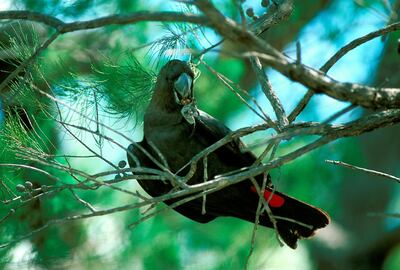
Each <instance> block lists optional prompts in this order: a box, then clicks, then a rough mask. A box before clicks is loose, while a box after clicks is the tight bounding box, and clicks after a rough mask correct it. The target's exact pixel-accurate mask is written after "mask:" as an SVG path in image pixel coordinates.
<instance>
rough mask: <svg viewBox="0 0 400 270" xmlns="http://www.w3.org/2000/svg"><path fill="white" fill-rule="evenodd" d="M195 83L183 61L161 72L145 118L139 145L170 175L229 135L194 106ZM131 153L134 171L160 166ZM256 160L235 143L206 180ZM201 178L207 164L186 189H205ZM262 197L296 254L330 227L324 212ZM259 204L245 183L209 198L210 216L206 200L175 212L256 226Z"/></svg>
mask: <svg viewBox="0 0 400 270" xmlns="http://www.w3.org/2000/svg"><path fill="white" fill-rule="evenodd" d="M193 77H194V74H193V71H192V70H191V68H190V67H189V65H188V64H187V63H186V62H182V61H179V60H171V61H169V62H168V63H167V64H166V65H165V66H164V67H163V68H162V69H161V71H160V73H159V75H158V77H157V83H156V85H155V87H154V93H153V96H152V99H151V101H150V104H149V106H148V108H147V110H146V113H145V117H144V138H143V140H142V141H141V142H140V143H139V145H140V146H141V147H143V148H144V149H145V150H146V151H147V152H148V153H149V154H150V155H151V156H152V157H154V158H155V159H156V160H157V161H158V162H159V163H161V164H163V163H167V164H166V165H167V166H168V168H169V169H170V171H171V172H172V173H176V172H178V175H179V176H185V175H186V174H187V172H188V169H189V167H188V166H186V167H185V165H186V164H187V163H188V162H190V160H191V159H192V158H193V156H195V155H196V154H198V153H199V152H200V151H202V150H204V149H205V148H206V147H208V146H210V145H212V144H214V143H215V142H217V141H218V140H220V139H222V138H223V137H225V136H226V135H227V134H229V133H230V132H231V131H230V130H229V129H228V128H227V127H226V126H225V125H224V124H222V123H221V122H219V121H218V120H216V119H215V118H213V117H211V116H210V115H208V114H206V113H204V112H202V111H200V110H197V108H196V107H195V106H194V103H195V102H194V96H193ZM155 149H157V150H155ZM128 152H130V153H128V161H129V165H130V166H131V167H132V168H134V167H148V168H155V169H159V167H158V165H156V164H155V163H154V162H153V161H152V160H151V159H150V158H149V157H148V156H147V155H145V154H144V153H143V151H142V150H141V149H139V147H137V146H135V145H134V144H131V145H130V146H129V148H128ZM255 160H256V157H255V156H254V155H253V154H252V153H250V152H245V151H243V143H242V142H241V141H240V140H239V139H235V140H233V141H231V142H230V143H228V144H225V145H224V146H222V147H220V148H219V149H217V150H216V151H215V152H213V153H211V154H210V155H208V157H207V164H208V165H207V174H208V179H213V177H214V176H216V175H221V174H225V173H229V172H232V171H237V170H238V169H241V168H244V167H249V166H251V165H252V164H253V163H254V162H255ZM138 163H139V164H138ZM182 168H184V169H182ZM203 173H204V170H203V163H202V162H198V164H197V170H196V172H195V173H194V175H193V177H191V178H190V179H189V181H188V182H187V184H189V185H190V184H195V183H202V182H203V181H204V175H203ZM264 177H269V175H267V174H261V175H258V176H256V177H255V179H256V181H257V183H258V184H259V185H260V186H261V185H262V183H263V180H264ZM138 182H139V184H140V185H141V186H142V188H143V189H144V190H145V191H146V192H147V193H149V195H151V196H153V197H156V196H160V195H164V194H166V193H168V192H170V191H171V190H172V189H173V188H174V185H172V184H171V183H170V182H169V181H164V182H163V181H154V180H138ZM175 186H176V185H175ZM271 194H272V195H271ZM264 197H265V198H266V199H270V202H269V206H270V209H271V211H272V213H273V215H274V216H275V220H276V221H277V223H276V227H277V229H278V233H279V235H280V236H281V238H282V239H283V240H284V242H285V243H286V244H287V245H288V246H290V247H292V248H295V247H296V245H297V240H298V239H299V238H305V237H309V236H311V235H313V234H314V232H315V230H317V229H319V228H322V227H325V226H326V225H327V224H328V223H329V217H328V216H327V214H325V213H324V212H323V211H321V210H320V209H318V208H315V207H313V206H311V205H308V204H306V203H304V202H301V201H299V200H296V199H294V198H291V197H289V196H287V195H285V194H282V193H280V192H278V191H272V189H271V186H266V187H265V193H264ZM180 199H182V198H176V199H170V200H167V201H165V203H167V204H168V205H170V204H172V203H174V202H176V201H179V200H180ZM258 201H259V196H258V194H257V192H256V191H255V189H254V185H253V183H252V182H251V181H250V180H244V181H242V182H239V183H236V184H233V185H230V186H227V187H225V188H223V189H221V190H218V191H216V192H214V193H211V194H208V195H207V198H206V205H205V210H206V212H205V213H203V214H202V205H203V199H202V198H198V199H195V200H192V201H189V202H187V203H185V204H182V205H180V206H177V207H175V208H174V210H175V211H177V212H179V213H180V214H182V215H184V216H186V217H188V218H190V219H192V220H195V221H197V222H202V223H206V222H209V221H211V220H213V219H215V218H216V217H219V216H232V217H237V218H240V219H243V220H247V221H250V222H254V221H255V218H256V210H257V206H258ZM260 224H261V225H263V226H266V227H270V228H273V227H274V226H273V224H272V222H271V220H270V218H269V215H268V214H267V213H263V214H262V215H261V216H260ZM301 224H307V225H308V226H304V225H301Z"/></svg>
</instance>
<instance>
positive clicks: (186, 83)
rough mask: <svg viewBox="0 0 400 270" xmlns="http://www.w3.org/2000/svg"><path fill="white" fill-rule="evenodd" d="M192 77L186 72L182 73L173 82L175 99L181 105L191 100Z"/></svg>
mask: <svg viewBox="0 0 400 270" xmlns="http://www.w3.org/2000/svg"><path fill="white" fill-rule="evenodd" d="M192 83H193V79H192V77H190V76H189V75H188V74H186V73H182V74H181V75H180V76H179V78H178V79H177V80H176V81H175V83H174V89H175V92H176V96H177V99H178V100H177V101H178V102H179V103H180V104H182V105H187V104H189V103H191V102H192V99H193V91H192Z"/></svg>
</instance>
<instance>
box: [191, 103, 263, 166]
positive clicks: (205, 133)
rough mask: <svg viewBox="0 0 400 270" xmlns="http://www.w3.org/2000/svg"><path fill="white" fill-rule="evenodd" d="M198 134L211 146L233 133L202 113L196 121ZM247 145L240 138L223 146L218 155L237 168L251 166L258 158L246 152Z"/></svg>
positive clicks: (200, 112)
mask: <svg viewBox="0 0 400 270" xmlns="http://www.w3.org/2000/svg"><path fill="white" fill-rule="evenodd" d="M196 120H197V121H196V127H195V128H196V133H197V135H198V136H199V139H200V140H204V141H205V142H204V143H205V145H207V146H209V145H212V144H214V143H215V142H217V141H219V140H220V139H222V138H224V137H225V136H227V135H229V134H230V133H231V132H232V131H231V130H230V129H229V128H228V127H227V126H225V125H224V124H223V123H222V122H220V121H218V120H217V119H215V118H214V117H212V116H211V115H209V114H207V113H205V112H203V111H200V110H199V115H198V116H197V119H196ZM244 149H245V145H244V144H243V142H242V141H241V140H240V139H239V138H235V139H233V140H231V141H230V142H229V143H227V144H225V145H223V146H221V147H220V148H219V149H218V151H217V154H218V155H220V156H221V160H229V161H231V162H234V163H235V164H232V165H233V166H236V167H246V166H251V165H252V164H253V163H254V161H255V160H256V157H255V156H254V154H253V153H251V152H249V151H245V150H244Z"/></svg>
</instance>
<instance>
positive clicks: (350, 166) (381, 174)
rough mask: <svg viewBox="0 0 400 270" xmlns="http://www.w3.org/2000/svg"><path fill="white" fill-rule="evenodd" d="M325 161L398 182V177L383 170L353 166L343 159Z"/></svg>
mask: <svg viewBox="0 0 400 270" xmlns="http://www.w3.org/2000/svg"><path fill="white" fill-rule="evenodd" d="M325 162H327V163H330V164H334V165H339V166H343V167H346V168H349V169H352V170H358V171H362V172H365V173H368V174H372V175H377V176H382V177H385V178H389V179H391V180H394V181H396V182H397V183H400V178H399V177H396V176H393V175H390V174H387V173H383V172H379V171H375V170H371V169H366V168H362V167H358V166H354V165H351V164H348V163H345V162H343V161H338V160H325Z"/></svg>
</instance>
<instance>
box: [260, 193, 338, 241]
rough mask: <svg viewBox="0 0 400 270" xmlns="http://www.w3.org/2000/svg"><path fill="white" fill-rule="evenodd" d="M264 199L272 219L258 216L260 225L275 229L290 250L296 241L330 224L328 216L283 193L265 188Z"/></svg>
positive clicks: (266, 216)
mask: <svg viewBox="0 0 400 270" xmlns="http://www.w3.org/2000/svg"><path fill="white" fill-rule="evenodd" d="M253 192H255V190H254V191H253ZM264 198H265V200H266V201H267V202H268V205H269V207H270V209H271V212H272V217H270V216H269V215H268V214H267V213H264V214H263V215H261V216H260V224H261V225H263V226H267V227H272V228H275V227H276V229H277V230H278V233H279V236H280V237H281V238H282V240H283V241H284V242H285V243H286V244H287V245H288V246H289V247H291V248H296V247H297V240H298V239H302V238H307V237H310V236H312V235H314V234H315V231H316V230H318V229H320V228H323V227H325V226H326V225H328V224H329V222H330V218H329V216H328V214H326V213H325V212H324V211H322V210H321V209H319V208H316V207H314V206H312V205H309V204H307V203H305V202H302V201H299V200H297V199H295V198H292V197H290V196H288V195H285V194H283V193H280V192H277V191H272V190H271V189H269V188H266V190H265V192H264ZM274 222H275V225H274Z"/></svg>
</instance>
